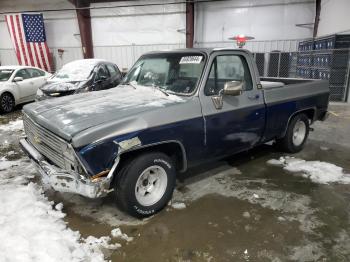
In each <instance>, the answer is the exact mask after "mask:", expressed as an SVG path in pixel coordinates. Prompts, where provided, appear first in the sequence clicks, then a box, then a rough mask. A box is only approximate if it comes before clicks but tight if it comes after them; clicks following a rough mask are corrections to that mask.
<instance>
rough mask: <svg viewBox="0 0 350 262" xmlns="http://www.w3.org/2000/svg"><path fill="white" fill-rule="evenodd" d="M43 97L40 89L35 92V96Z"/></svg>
mask: <svg viewBox="0 0 350 262" xmlns="http://www.w3.org/2000/svg"><path fill="white" fill-rule="evenodd" d="M43 95H44V93H43V91H41V89H40V88H38V91H36V96H43Z"/></svg>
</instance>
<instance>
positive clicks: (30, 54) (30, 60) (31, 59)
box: [26, 43, 35, 66]
mask: <svg viewBox="0 0 350 262" xmlns="http://www.w3.org/2000/svg"><path fill="white" fill-rule="evenodd" d="M26 50H27V51H28V56H29V62H30V65H31V66H35V63H34V59H33V53H32V49H31V47H30V43H26Z"/></svg>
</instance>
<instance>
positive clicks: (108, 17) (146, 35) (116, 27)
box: [91, 0, 186, 68]
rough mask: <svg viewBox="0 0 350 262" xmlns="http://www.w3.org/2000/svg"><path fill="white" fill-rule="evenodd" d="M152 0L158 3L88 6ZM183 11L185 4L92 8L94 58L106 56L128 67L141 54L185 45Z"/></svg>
mask: <svg viewBox="0 0 350 262" xmlns="http://www.w3.org/2000/svg"><path fill="white" fill-rule="evenodd" d="M178 1H179V0H178ZM155 2H158V3H159V1H133V2H131V1H122V2H115V3H99V4H92V5H91V6H92V7H101V6H110V7H113V6H125V5H130V4H137V5H142V4H146V3H155ZM161 2H162V3H166V2H175V1H174V0H166V1H161ZM185 11H186V7H185V5H184V4H176V5H166V6H165V5H160V6H135V7H118V8H111V9H92V10H91V17H92V21H91V25H92V35H93V44H94V53H95V57H98V58H104V59H109V60H112V61H114V62H115V63H117V64H118V65H119V66H120V67H124V68H130V66H131V65H132V63H133V62H134V61H135V60H136V59H137V58H138V57H139V56H140V55H141V54H142V53H145V52H148V51H152V50H159V49H174V48H182V47H185V41H186V35H185V33H184V30H185V28H186V19H185Z"/></svg>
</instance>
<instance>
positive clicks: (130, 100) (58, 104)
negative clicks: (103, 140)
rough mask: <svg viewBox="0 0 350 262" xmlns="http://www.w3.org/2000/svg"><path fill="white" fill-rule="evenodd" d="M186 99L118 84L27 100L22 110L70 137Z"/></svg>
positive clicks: (34, 119) (55, 130)
mask: <svg viewBox="0 0 350 262" xmlns="http://www.w3.org/2000/svg"><path fill="white" fill-rule="evenodd" d="M185 101H186V100H185V99H183V98H181V97H179V96H176V95H169V96H166V95H165V94H163V93H162V92H161V91H159V90H157V89H154V88H152V87H144V86H137V87H136V88H134V87H131V86H118V87H116V88H113V89H109V90H106V91H96V92H89V93H82V94H77V95H71V96H65V97H60V98H55V99H49V100H44V101H40V102H37V103H32V104H28V105H26V106H24V107H23V112H24V113H25V114H27V115H28V116H29V117H30V118H31V119H32V120H33V121H34V122H36V123H37V124H39V125H41V126H43V127H45V128H46V129H48V130H50V131H52V132H53V133H55V134H57V135H58V136H60V137H62V138H63V139H65V140H67V141H71V139H72V138H73V137H74V136H75V135H76V134H78V133H79V132H82V131H84V130H86V129H89V128H91V127H95V126H101V125H104V124H105V125H110V124H111V123H113V122H118V121H124V120H125V119H128V118H129V119H130V118H134V119H136V118H142V114H141V113H142V112H145V111H149V110H161V109H162V108H163V107H166V106H170V105H172V104H177V103H182V102H185Z"/></svg>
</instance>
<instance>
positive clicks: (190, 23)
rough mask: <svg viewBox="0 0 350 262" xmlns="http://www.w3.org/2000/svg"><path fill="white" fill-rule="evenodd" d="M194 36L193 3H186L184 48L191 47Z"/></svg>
mask: <svg viewBox="0 0 350 262" xmlns="http://www.w3.org/2000/svg"><path fill="white" fill-rule="evenodd" d="M193 36H194V3H193V1H190V2H188V3H186V48H192V47H193Z"/></svg>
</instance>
